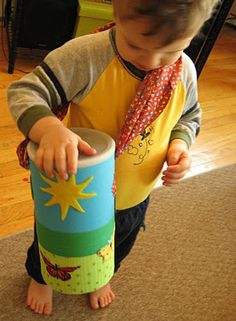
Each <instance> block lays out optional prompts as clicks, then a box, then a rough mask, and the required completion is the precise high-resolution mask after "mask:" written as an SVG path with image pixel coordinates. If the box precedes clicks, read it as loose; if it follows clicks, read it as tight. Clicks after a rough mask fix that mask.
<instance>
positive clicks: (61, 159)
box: [55, 148, 68, 180]
mask: <svg viewBox="0 0 236 321" xmlns="http://www.w3.org/2000/svg"><path fill="white" fill-rule="evenodd" d="M55 166H56V169H57V172H58V174H59V176H60V177H61V179H63V180H65V179H67V177H68V175H67V164H66V151H65V149H64V148H57V149H56V151H55Z"/></svg>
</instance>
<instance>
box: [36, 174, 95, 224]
mask: <svg viewBox="0 0 236 321" xmlns="http://www.w3.org/2000/svg"><path fill="white" fill-rule="evenodd" d="M40 176H41V178H42V179H43V180H44V182H46V183H47V184H48V185H49V186H50V187H47V188H46V187H40V189H41V190H42V191H44V192H46V193H48V194H51V195H52V198H51V199H50V200H49V201H48V202H47V203H46V204H45V206H52V205H55V204H58V205H59V206H60V208H61V219H62V221H64V220H65V218H66V216H67V212H68V210H69V207H70V206H71V207H74V208H75V209H77V210H78V211H79V212H82V213H83V212H84V209H83V208H82V207H81V206H80V204H79V202H78V201H77V200H78V199H85V198H91V197H94V196H96V195H97V194H96V193H84V192H83V190H84V189H85V187H86V186H88V184H89V183H90V182H91V181H92V180H93V177H89V178H87V179H86V180H85V181H84V182H82V183H80V184H76V180H75V175H71V176H70V177H69V179H68V180H66V181H64V180H62V179H60V177H59V175H58V174H57V173H55V176H56V179H57V181H52V180H51V179H48V178H47V177H45V176H44V175H42V174H40Z"/></svg>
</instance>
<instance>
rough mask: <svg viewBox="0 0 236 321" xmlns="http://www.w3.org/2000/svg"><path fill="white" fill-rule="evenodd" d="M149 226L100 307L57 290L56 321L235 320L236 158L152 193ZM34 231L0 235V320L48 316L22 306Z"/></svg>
mask: <svg viewBox="0 0 236 321" xmlns="http://www.w3.org/2000/svg"><path fill="white" fill-rule="evenodd" d="M146 223H147V229H146V232H145V233H141V234H140V236H139V239H138V242H137V245H136V246H135V248H134V250H133V252H132V254H131V255H130V256H129V257H128V258H127V259H126V261H125V262H124V264H123V266H122V268H121V269H120V271H119V272H118V273H117V274H116V275H115V277H114V278H113V280H112V285H113V288H114V290H115V292H116V296H117V299H116V301H115V302H114V304H113V305H112V306H111V307H109V308H106V309H103V310H100V311H92V310H90V308H89V307H88V303H87V296H85V295H84V296H68V295H61V294H56V295H55V296H54V313H53V315H52V316H51V317H50V318H49V320H55V321H82V320H89V321H95V320H96V321H235V320H236V276H235V267H236V264H235V261H236V260H235V259H236V253H235V251H236V233H235V230H236V228H235V227H236V165H233V166H228V167H224V168H221V169H218V170H215V171H211V172H209V173H206V174H202V175H199V176H197V177H194V178H189V179H186V180H185V181H183V182H181V183H180V184H179V185H178V186H177V187H174V188H171V189H170V188H162V187H161V188H158V189H156V190H155V191H154V192H153V194H152V201H151V205H150V208H149V211H148V218H147V222H146ZM31 239H32V231H31V230H28V231H25V232H23V233H20V234H17V235H13V236H11V237H8V238H4V239H1V241H0V253H1V257H0V320H4V321H23V320H24V321H32V320H45V317H42V316H38V315H35V314H33V313H32V312H31V311H28V310H27V309H26V308H25V307H24V299H25V292H26V287H27V283H28V276H27V275H26V273H25V271H24V259H25V252H26V249H27V247H28V245H29V244H30V242H31Z"/></svg>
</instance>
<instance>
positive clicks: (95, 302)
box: [90, 298, 99, 310]
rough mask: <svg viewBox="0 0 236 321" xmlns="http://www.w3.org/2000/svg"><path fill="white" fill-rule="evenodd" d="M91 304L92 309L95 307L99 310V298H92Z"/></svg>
mask: <svg viewBox="0 0 236 321" xmlns="http://www.w3.org/2000/svg"><path fill="white" fill-rule="evenodd" d="M90 304H91V307H92V309H94V310H97V309H98V308H99V304H98V300H97V298H94V299H91V300H90Z"/></svg>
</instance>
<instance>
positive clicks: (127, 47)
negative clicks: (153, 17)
mask: <svg viewBox="0 0 236 321" xmlns="http://www.w3.org/2000/svg"><path fill="white" fill-rule="evenodd" d="M147 31H148V22H147V18H145V17H140V18H138V19H134V20H125V21H120V20H119V19H118V18H117V20H116V46H117V49H118V51H119V54H120V55H121V57H122V58H123V59H124V60H126V61H128V62H130V63H131V64H132V65H134V66H135V67H136V68H138V69H141V70H145V71H149V70H152V69H156V68H159V67H162V66H166V65H169V64H172V63H174V62H175V61H176V60H178V58H179V57H180V55H181V54H182V52H183V50H184V49H185V48H187V47H188V46H189V44H190V42H191V40H192V38H193V37H194V35H192V37H187V38H182V39H177V40H174V41H173V42H171V43H170V44H168V45H163V43H164V42H165V37H166V35H165V32H163V31H161V32H160V34H154V35H144V33H145V32H147Z"/></svg>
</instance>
